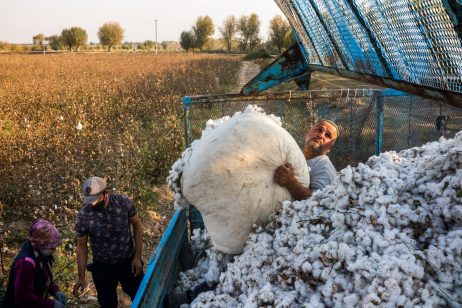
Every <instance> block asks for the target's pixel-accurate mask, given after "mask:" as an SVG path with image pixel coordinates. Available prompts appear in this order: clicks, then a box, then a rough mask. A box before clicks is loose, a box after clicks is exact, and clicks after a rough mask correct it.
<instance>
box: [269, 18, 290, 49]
mask: <svg viewBox="0 0 462 308" xmlns="http://www.w3.org/2000/svg"><path fill="white" fill-rule="evenodd" d="M269 28H270V29H269V30H270V33H269V36H270V41H271V44H272V45H273V46H275V47H276V48H277V49H278V52H279V53H281V51H282V48H283V47H284V37H285V36H286V34H287V32H289V31H290V25H289V23H288V22H287V20H285V19H284V18H282V16H279V15H277V16H274V18H273V19H271V20H270V27H269Z"/></svg>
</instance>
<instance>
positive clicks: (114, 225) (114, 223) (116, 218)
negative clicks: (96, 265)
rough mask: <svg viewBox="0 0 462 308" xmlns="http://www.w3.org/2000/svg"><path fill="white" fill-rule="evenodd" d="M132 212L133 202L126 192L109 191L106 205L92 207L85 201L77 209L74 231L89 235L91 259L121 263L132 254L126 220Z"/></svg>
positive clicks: (133, 251) (133, 210) (80, 234)
mask: <svg viewBox="0 0 462 308" xmlns="http://www.w3.org/2000/svg"><path fill="white" fill-rule="evenodd" d="M135 215H136V208H135V205H134V203H133V201H132V200H130V199H129V198H128V197H127V196H123V195H109V204H108V206H107V208H105V209H101V210H94V209H92V206H91V205H89V204H87V205H85V206H84V207H83V208H82V209H81V210H80V211H79V213H78V214H77V221H76V223H75V231H76V232H77V234H78V235H79V236H83V235H89V237H90V242H91V250H92V252H93V260H96V261H99V262H103V263H108V264H115V263H120V262H123V261H126V260H127V259H131V258H133V256H134V255H135V247H134V244H133V237H132V233H131V231H130V221H129V218H131V217H133V216H135Z"/></svg>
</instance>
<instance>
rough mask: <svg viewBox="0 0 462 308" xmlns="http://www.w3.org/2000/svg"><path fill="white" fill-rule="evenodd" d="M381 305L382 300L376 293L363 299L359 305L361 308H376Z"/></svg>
mask: <svg viewBox="0 0 462 308" xmlns="http://www.w3.org/2000/svg"><path fill="white" fill-rule="evenodd" d="M381 303H382V300H381V299H380V297H379V296H378V295H377V294H376V293H369V294H367V295H366V296H365V297H364V299H363V301H362V303H361V306H363V307H376V306H377V305H380V304H381Z"/></svg>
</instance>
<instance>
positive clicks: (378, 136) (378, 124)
mask: <svg viewBox="0 0 462 308" xmlns="http://www.w3.org/2000/svg"><path fill="white" fill-rule="evenodd" d="M382 145H383V96H381V95H377V96H376V97H375V155H377V156H378V155H380V153H381V152H382Z"/></svg>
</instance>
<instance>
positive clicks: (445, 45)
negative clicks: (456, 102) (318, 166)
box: [275, 0, 462, 93]
mask: <svg viewBox="0 0 462 308" xmlns="http://www.w3.org/2000/svg"><path fill="white" fill-rule="evenodd" d="M275 2H276V3H277V4H278V5H279V7H280V8H281V10H282V11H283V12H284V14H285V15H286V17H287V18H288V20H289V22H290V23H291V25H292V27H293V28H294V29H295V31H296V32H297V34H298V37H299V39H300V45H301V47H302V49H304V53H305V56H306V60H307V62H308V64H314V65H321V66H324V67H331V68H336V69H346V70H350V71H354V72H358V73H363V74H368V75H373V76H379V77H384V78H391V79H393V80H397V81H405V82H410V83H413V84H417V85H420V86H426V87H430V88H436V89H440V90H445V91H451V92H456V93H461V92H462V39H461V36H462V34H461V33H459V32H458V30H457V29H458V28H457V25H458V21H457V20H452V19H451V16H452V15H450V14H449V12H451V11H450V4H448V3H446V2H445V1H441V0H419V1H411V0H275ZM458 5H459V6H460V2H459V4H458ZM453 19H454V18H453Z"/></svg>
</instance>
